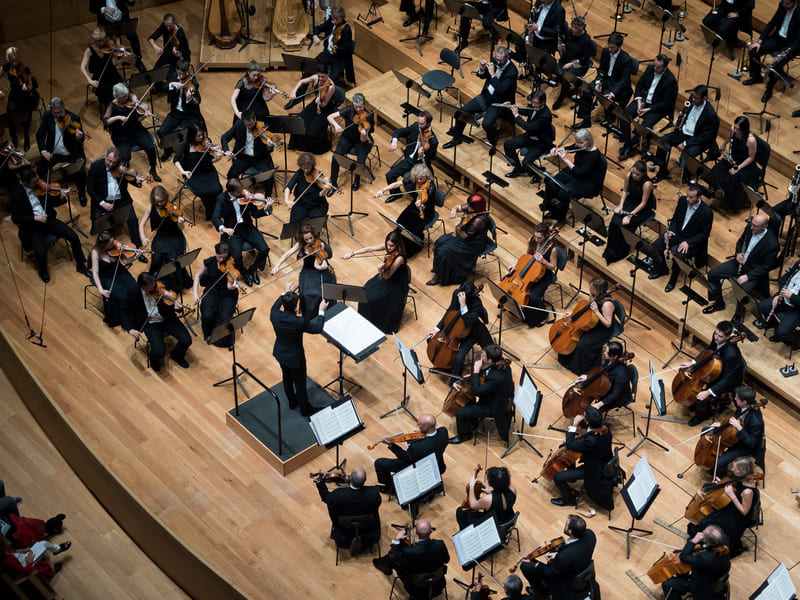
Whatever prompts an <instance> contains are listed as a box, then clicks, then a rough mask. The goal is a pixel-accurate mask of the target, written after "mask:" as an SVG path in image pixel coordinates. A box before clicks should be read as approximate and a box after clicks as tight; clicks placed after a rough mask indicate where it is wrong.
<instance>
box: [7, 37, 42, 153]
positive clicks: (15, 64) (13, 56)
mask: <svg viewBox="0 0 800 600" xmlns="http://www.w3.org/2000/svg"><path fill="white" fill-rule="evenodd" d="M6 61H7V62H6V63H4V64H3V66H2V67H0V77H2V76H3V75H7V76H8V83H9V88H10V89H9V92H8V104H7V105H6V112H7V113H8V117H9V118H8V132H9V134H10V136H11V143H12V144H14V145H15V146H16V145H17V125H19V126H20V127H21V129H22V135H23V144H24V146H23V149H24V150H25V152H27V151H28V150H30V149H31V135H30V132H31V119H32V118H33V111H34V110H36V109H37V108H38V106H39V91H38V88H39V83H38V82H37V81H36V77H34V76H33V75H31V70H30V68H28V66H27V65H25V64H24V63H23V62H22V61H21V60H20V59H19V56H18V54H17V49H16V48H14V47H13V46H12V47H10V48H9V49H8V50H6ZM26 80H27V81H26Z"/></svg>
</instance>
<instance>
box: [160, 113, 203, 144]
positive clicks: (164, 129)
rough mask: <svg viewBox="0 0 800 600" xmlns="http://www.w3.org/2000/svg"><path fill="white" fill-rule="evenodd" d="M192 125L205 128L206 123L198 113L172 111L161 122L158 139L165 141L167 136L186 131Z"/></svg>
mask: <svg viewBox="0 0 800 600" xmlns="http://www.w3.org/2000/svg"><path fill="white" fill-rule="evenodd" d="M190 125H193V126H195V127H203V126H204V125H205V121H204V120H203V117H202V116H201V115H200V114H198V113H195V114H192V113H186V112H185V111H180V110H171V111H169V113H168V114H167V116H166V117H164V120H163V121H162V122H161V127H159V128H158V139H163V138H164V136H165V135H167V134H168V133H172V132H173V131H179V130H181V129H186V128H187V127H189V126H190Z"/></svg>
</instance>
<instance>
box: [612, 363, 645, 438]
mask: <svg viewBox="0 0 800 600" xmlns="http://www.w3.org/2000/svg"><path fill="white" fill-rule="evenodd" d="M625 368H626V369H627V372H628V381H629V382H630V384H631V401H630V402H627V403H626V404H623V405H622V406H615V407H614V408H610V409H608V410H607V411H605V417H606V418H608V417H609V416H612V413H614V415H613V416H616V415H617V414H618V413H619V412H620V411H627V412H629V413H630V414H631V429H632V430H633V438H634V439H636V413H635V411H634V410H633V409H632V408H631V405H633V404H636V392H637V390H638V387H639V369H637V368H636V365H634V364H633V363H631V364H629V365H625Z"/></svg>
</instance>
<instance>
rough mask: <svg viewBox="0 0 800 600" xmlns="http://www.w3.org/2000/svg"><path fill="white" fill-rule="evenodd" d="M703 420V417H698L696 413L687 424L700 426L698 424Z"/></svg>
mask: <svg viewBox="0 0 800 600" xmlns="http://www.w3.org/2000/svg"><path fill="white" fill-rule="evenodd" d="M702 422H703V419H701V418H700V417H698V416H697V415H695V416H693V417H692V418H691V419H689V422H688V423H687V425H688V426H689V427H697V426H698V425H700V423H702Z"/></svg>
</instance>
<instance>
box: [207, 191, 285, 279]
mask: <svg viewBox="0 0 800 600" xmlns="http://www.w3.org/2000/svg"><path fill="white" fill-rule="evenodd" d="M248 196H249V197H252V198H253V199H255V200H260V201H262V202H264V206H263V208H257V205H256V204H255V203H253V202H246V203H245V204H244V205H243V204H242V203H241V200H244V199H246V198H247V197H248ZM270 214H272V198H269V199H268V200H265V199H264V195H263V194H249V195H248V194H246V192H245V190H244V188H243V187H242V184H241V183H239V180H238V179H229V180H228V183H227V185H226V186H225V192H224V193H222V194H220V195H219V196H218V197H217V204H216V206H215V207H214V215H213V216H212V217H211V221H212V223H214V227H215V228H216V230H217V231H219V232H220V234H221V241H223V242H228V243H229V244H230V248H231V256H233V264H234V265H235V266H236V268H237V269H238V270H239V272H240V273H241V274H242V280H243V281H244V284H245V285H247V286H249V285H252V284H253V283H255V284H256V285H258V284H259V283H261V278H260V277H259V275H258V273H259V272H260V271H263V270H264V267H265V266H266V264H267V255H268V254H269V246H268V245H267V242H265V241H264V235H263V234H262V233H261V232H260V231H259V230H258V226H257V225H256V224H255V223H254V222H253V218H256V219H258V218H259V217H266V216H267V215H270ZM245 242H247V243H249V244H250V245H251V246H252V247H253V249H254V250H255V251H256V258H255V260H254V261H253V264H252V265H251V266H250V269H249V270H247V271H246V270H245V268H244V263H243V262H242V251H243V248H244V243H245Z"/></svg>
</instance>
